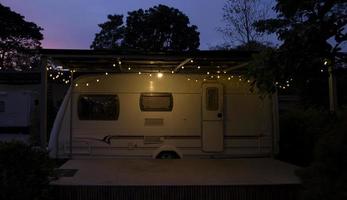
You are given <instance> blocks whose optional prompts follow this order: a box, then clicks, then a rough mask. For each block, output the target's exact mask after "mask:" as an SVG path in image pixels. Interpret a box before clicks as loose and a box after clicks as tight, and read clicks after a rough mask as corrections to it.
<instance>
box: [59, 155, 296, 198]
mask: <svg viewBox="0 0 347 200" xmlns="http://www.w3.org/2000/svg"><path fill="white" fill-rule="evenodd" d="M61 169H75V170H77V172H76V173H75V174H74V175H73V176H72V177H61V178H60V179H59V180H57V181H54V182H52V186H53V188H55V192H56V195H55V196H56V198H57V199H64V200H70V199H71V200H72V199H74V200H79V199H81V200H82V199H83V200H86V199H98V200H99V199H100V200H103V199H107V200H108V199H245V200H258V199H290V200H291V199H296V196H297V191H298V188H299V185H300V181H299V179H298V178H297V177H296V176H295V170H296V169H297V167H296V166H293V165H289V164H286V163H283V162H280V161H276V160H273V159H267V158H252V159H223V160H213V159H196V160H191V159H190V160H185V159H182V160H149V159H148V160H145V159H142V160H141V159H89V160H70V161H68V162H67V163H65V164H64V165H63V166H62V167H61Z"/></svg>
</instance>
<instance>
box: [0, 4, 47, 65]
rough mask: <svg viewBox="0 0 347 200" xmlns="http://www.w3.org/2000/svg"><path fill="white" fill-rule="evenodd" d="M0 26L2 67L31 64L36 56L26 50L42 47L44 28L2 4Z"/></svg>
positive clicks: (0, 59)
mask: <svg viewBox="0 0 347 200" xmlns="http://www.w3.org/2000/svg"><path fill="white" fill-rule="evenodd" d="M0 27H1V29H0V68H1V69H8V70H13V69H21V68H23V67H25V66H30V64H31V62H32V61H33V59H34V58H33V57H31V56H28V55H26V54H25V50H27V49H33V48H39V47H40V45H41V43H40V40H42V39H43V35H42V34H41V32H40V31H41V30H43V29H42V28H41V27H39V26H37V25H36V24H35V23H33V22H27V21H25V20H24V17H23V16H21V15H20V14H18V13H16V12H13V11H11V9H10V8H8V7H5V6H3V5H2V4H0Z"/></svg>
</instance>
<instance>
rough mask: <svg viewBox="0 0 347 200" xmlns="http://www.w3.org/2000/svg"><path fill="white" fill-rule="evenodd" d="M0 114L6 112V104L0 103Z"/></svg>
mask: <svg viewBox="0 0 347 200" xmlns="http://www.w3.org/2000/svg"><path fill="white" fill-rule="evenodd" d="M0 112H5V102H4V101H0Z"/></svg>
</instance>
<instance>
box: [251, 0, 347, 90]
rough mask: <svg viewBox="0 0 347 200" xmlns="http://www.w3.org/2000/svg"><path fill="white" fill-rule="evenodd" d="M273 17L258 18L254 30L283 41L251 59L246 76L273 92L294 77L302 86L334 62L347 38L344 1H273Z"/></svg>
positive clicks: (346, 14)
mask: <svg viewBox="0 0 347 200" xmlns="http://www.w3.org/2000/svg"><path fill="white" fill-rule="evenodd" d="M275 11H276V12H277V14H278V15H277V18H274V19H267V20H261V21H259V22H257V23H256V26H257V29H258V30H259V31H263V32H266V33H276V34H277V36H278V38H279V39H280V40H281V41H283V43H282V44H281V45H280V46H279V48H278V49H272V50H266V51H265V52H263V53H262V54H261V55H260V56H257V58H256V59H255V60H254V62H253V64H252V65H251V67H250V73H249V75H250V76H251V77H253V78H254V82H253V85H256V86H258V87H259V88H261V89H262V90H263V91H265V92H274V91H275V89H276V84H277V85H282V86H284V87H285V86H286V85H289V83H288V82H290V81H292V80H294V81H295V83H296V84H297V85H298V86H299V87H301V88H304V87H305V86H307V85H308V84H310V81H311V80H312V79H314V78H315V77H318V76H320V75H319V74H322V73H321V71H322V70H323V71H327V68H326V65H335V64H336V63H337V62H338V61H342V59H339V52H340V50H341V45H343V44H344V43H345V42H346V40H347V35H346V34H347V32H346V25H347V3H346V0H308V1H299V0H296V1H293V0H277V3H276V6H275Z"/></svg>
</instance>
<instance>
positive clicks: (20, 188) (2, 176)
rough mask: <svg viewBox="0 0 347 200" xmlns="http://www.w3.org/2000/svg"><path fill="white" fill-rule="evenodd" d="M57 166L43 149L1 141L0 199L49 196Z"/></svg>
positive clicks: (20, 199)
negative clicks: (54, 170)
mask: <svg viewBox="0 0 347 200" xmlns="http://www.w3.org/2000/svg"><path fill="white" fill-rule="evenodd" d="M53 168H54V162H53V161H52V160H50V159H49V157H48V154H47V152H46V151H44V150H42V149H39V148H36V147H33V146H30V145H27V144H24V143H20V142H9V143H2V142H0V199H4V200H5V199H6V200H26V199H28V200H29V199H30V200H36V199H37V200H38V199H40V200H42V199H48V198H49V181H50V177H52V175H53Z"/></svg>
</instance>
